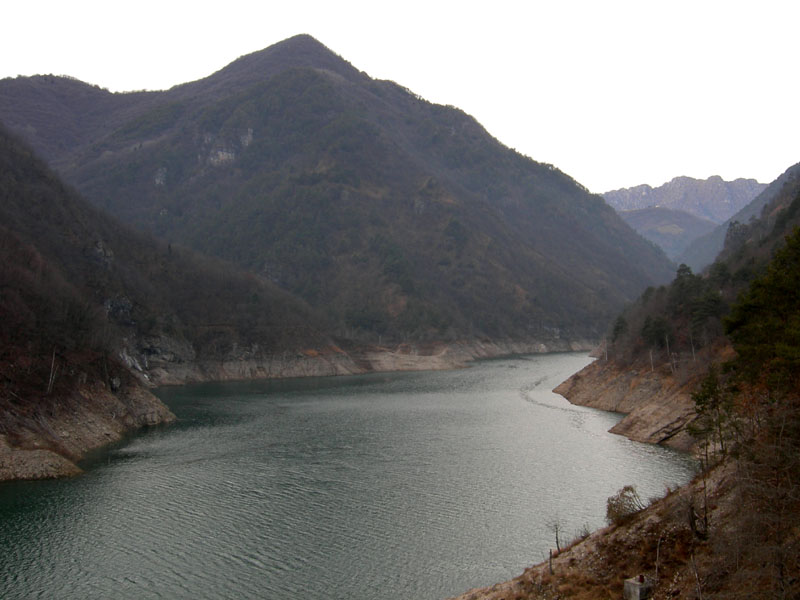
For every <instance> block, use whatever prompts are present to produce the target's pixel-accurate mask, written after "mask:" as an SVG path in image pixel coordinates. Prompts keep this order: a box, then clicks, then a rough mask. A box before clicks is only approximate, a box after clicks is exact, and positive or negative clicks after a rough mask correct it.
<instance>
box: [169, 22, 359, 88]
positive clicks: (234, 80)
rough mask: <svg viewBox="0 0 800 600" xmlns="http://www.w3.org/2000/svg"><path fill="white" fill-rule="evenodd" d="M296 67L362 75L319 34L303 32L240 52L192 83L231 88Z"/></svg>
mask: <svg viewBox="0 0 800 600" xmlns="http://www.w3.org/2000/svg"><path fill="white" fill-rule="evenodd" d="M292 68H313V69H323V70H326V71H332V72H334V73H337V74H338V75H341V76H343V77H345V78H346V79H350V80H353V79H355V78H360V77H362V74H361V72H360V71H359V70H358V69H356V68H355V67H353V66H352V65H351V64H350V63H349V62H347V61H346V60H344V59H343V58H342V57H340V56H339V55H337V54H336V53H335V52H333V51H332V50H330V49H329V48H328V47H327V46H325V45H324V44H322V43H321V42H319V41H318V40H317V39H316V38H314V37H312V36H311V35H309V34H307V33H301V34H298V35H295V36H292V37H290V38H287V39H285V40H283V41H281V42H278V43H276V44H273V45H271V46H268V47H267V48H264V49H263V50H257V51H256V52H252V53H250V54H245V55H244V56H240V57H239V58H237V59H236V60H235V61H233V62H232V63H230V64H229V65H228V66H226V67H224V68H223V69H221V70H219V71H217V72H216V73H214V74H212V75H210V76H209V77H206V78H205V79H201V80H200V81H196V82H193V83H192V84H189V85H190V86H192V87H195V86H196V85H200V84H202V86H203V87H208V86H209V85H210V86H212V87H213V88H217V87H218V86H225V87H226V88H228V89H230V88H231V87H233V88H239V87H246V86H247V85H250V84H253V83H257V82H259V81H264V80H265V79H268V78H270V77H272V76H273V75H275V74H277V73H279V72H281V71H285V70H287V69H292ZM180 87H184V86H180Z"/></svg>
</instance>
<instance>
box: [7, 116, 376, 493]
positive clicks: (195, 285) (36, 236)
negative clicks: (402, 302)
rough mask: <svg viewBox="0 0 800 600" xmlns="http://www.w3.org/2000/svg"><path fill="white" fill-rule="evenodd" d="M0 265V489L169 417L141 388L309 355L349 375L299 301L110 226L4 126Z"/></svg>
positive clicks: (54, 471)
mask: <svg viewBox="0 0 800 600" xmlns="http://www.w3.org/2000/svg"><path fill="white" fill-rule="evenodd" d="M0 258H2V260H1V261H0V323H1V324H2V327H0V377H2V379H3V386H2V387H1V388H0V479H4V478H14V477H41V476H53V475H61V474H68V473H72V472H75V471H76V467H75V466H74V464H73V462H71V461H74V460H76V459H79V458H80V457H81V456H82V455H83V454H84V453H85V452H86V451H87V450H89V449H91V448H93V447H96V446H99V445H102V444H106V443H108V442H110V441H113V440H115V439H119V438H120V437H121V436H122V435H123V434H125V433H126V432H127V431H128V430H130V429H132V428H136V427H139V426H142V425H146V424H155V423H159V422H167V421H169V420H170V419H172V418H173V417H172V415H171V413H170V412H169V410H168V409H167V408H166V407H165V406H164V405H163V404H161V403H160V402H159V401H158V400H157V399H156V398H155V397H154V396H152V395H151V394H150V393H149V392H148V391H147V390H146V389H145V388H144V387H143V385H142V384H143V382H144V381H145V380H148V379H149V380H155V381H168V380H181V379H183V378H187V377H188V378H195V379H197V378H202V377H204V376H211V377H215V378H219V377H223V376H225V375H226V365H227V363H231V362H233V363H238V364H242V365H244V366H245V367H249V368H253V369H259V368H260V369H262V371H263V369H264V368H269V367H270V366H274V367H275V368H276V369H283V370H284V371H285V372H286V373H288V374H300V373H302V372H303V371H302V369H303V368H304V367H303V364H302V363H303V362H304V360H303V359H305V358H308V360H307V361H305V362H312V357H313V362H315V363H317V364H322V365H323V367H324V368H318V369H317V372H319V371H320V370H321V371H322V372H325V373H336V372H352V371H359V370H361V368H360V367H358V366H357V365H355V364H354V363H353V362H352V361H351V360H350V359H349V358H348V357H347V356H346V355H344V353H343V352H342V351H341V350H338V349H336V348H334V347H333V346H332V342H331V341H330V340H329V338H327V337H326V336H324V335H322V334H321V333H319V331H318V330H317V329H316V328H315V326H317V325H319V323H322V321H321V320H320V319H318V318H317V317H315V316H314V314H313V313H312V312H311V311H310V310H309V309H308V308H307V307H306V306H304V305H303V303H302V302H300V301H299V300H297V299H295V298H291V297H289V296H288V295H287V294H286V293H285V292H282V291H281V290H278V289H277V288H275V287H274V286H272V285H271V284H268V283H265V282H262V281H258V280H257V279H256V278H254V277H253V276H252V275H247V274H244V273H239V272H237V271H236V270H235V269H233V268H232V267H231V266H230V265H223V264H221V263H219V261H216V260H213V261H209V260H208V259H202V258H200V257H198V256H196V255H194V253H191V252H189V251H187V250H185V249H181V248H177V247H175V248H173V247H171V246H168V245H166V244H163V243H158V242H155V241H154V240H152V239H150V238H148V237H147V236H143V235H141V234H137V233H134V232H132V231H130V230H128V229H127V228H126V227H123V226H121V225H119V224H117V223H116V222H114V221H113V220H112V219H110V218H109V217H107V216H106V215H104V214H102V213H100V212H99V211H98V210H97V209H95V208H93V207H91V206H90V205H88V204H87V203H86V202H85V201H83V200H82V199H81V198H79V197H78V196H77V195H76V194H75V192H73V191H71V190H70V189H69V188H67V187H65V186H64V185H63V184H62V183H61V182H60V181H59V180H58V178H57V177H56V176H55V175H54V174H53V173H52V172H51V171H49V170H48V169H47V168H46V167H45V166H44V165H43V163H41V162H40V161H38V160H37V159H36V158H35V157H33V155H32V154H31V152H30V151H29V150H28V149H27V148H25V147H24V146H23V145H21V144H20V143H19V142H18V141H17V140H15V139H14V138H13V137H11V136H9V135H8V134H7V132H6V131H5V130H4V129H2V128H0ZM309 349H311V350H313V353H311V352H310V351H309ZM287 354H288V357H287ZM298 355H299V356H300V357H301V359H298V358H297V356H298ZM248 361H249V362H248ZM305 368H308V367H307V366H306V367H305ZM260 372H261V371H256V374H258V373H260ZM246 374H248V375H250V374H252V373H251V372H248V373H246ZM275 374H279V373H275ZM231 375H232V376H236V375H239V376H241V373H240V372H238V371H237V372H234V373H232V374H231ZM231 375H228V376H231Z"/></svg>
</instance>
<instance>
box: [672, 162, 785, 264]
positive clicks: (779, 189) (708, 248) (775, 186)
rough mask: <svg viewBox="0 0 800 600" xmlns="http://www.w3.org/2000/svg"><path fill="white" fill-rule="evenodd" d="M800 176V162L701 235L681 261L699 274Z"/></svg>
mask: <svg viewBox="0 0 800 600" xmlns="http://www.w3.org/2000/svg"><path fill="white" fill-rule="evenodd" d="M799 177H800V163H798V164H796V165H794V166H793V167H790V168H789V169H787V170H786V171H785V172H784V173H783V174H782V175H781V176H780V177H778V178H777V179H776V180H775V181H773V182H772V183H770V184H769V185H768V186H767V187H766V188H765V189H764V190H763V191H762V192H761V193H760V194H759V195H758V196H756V197H755V198H753V200H752V201H751V202H749V203H748V204H747V205H746V206H745V207H743V208H742V209H741V210H739V211H738V212H737V213H736V214H734V215H733V216H732V217H730V218H729V219H727V220H726V221H725V222H723V223H721V224H720V225H719V226H717V227H716V228H715V229H713V230H712V231H710V232H709V233H707V234H705V235H703V236H700V237H699V238H697V239H696V240H694V241H693V242H692V243H691V244H689V246H688V247H687V248H686V249H685V250H684V251H683V252H682V253H681V254H680V255H679V256H678V259H677V260H678V262H682V263H685V264H687V265H689V266H690V267H692V269H694V270H695V271H699V270H701V269H703V268H705V267H706V266H708V265H710V264H711V263H712V262H714V259H715V258H716V257H717V255H718V254H719V253H720V252H721V251H722V249H723V247H724V245H725V240H726V237H727V236H728V233H729V231H731V229H733V232H734V235H735V232H736V230H737V229H738V228H739V226H740V225H742V224H748V223H750V221H751V220H753V219H756V218H758V217H759V216H760V215H761V214H762V212H763V211H764V210H766V209H765V207H766V206H768V205H770V204H772V203H774V202H775V201H776V199H777V198H778V197H779V196H780V195H781V194H782V193H783V190H784V188H785V187H786V186H792V185H793V182H794V181H795V180H796V179H797V178H799Z"/></svg>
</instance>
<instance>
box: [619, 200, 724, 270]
mask: <svg viewBox="0 0 800 600" xmlns="http://www.w3.org/2000/svg"><path fill="white" fill-rule="evenodd" d="M618 212H619V216H621V217H622V218H623V220H624V221H625V222H626V223H627V224H628V225H630V226H631V227H633V228H634V229H635V230H636V231H638V232H639V233H640V234H641V235H642V236H643V237H644V238H645V239H648V240H650V241H651V242H653V243H654V244H657V245H658V246H659V247H660V248H662V249H663V250H664V252H666V254H667V256H668V257H670V258H671V259H673V260H674V259H675V258H677V257H678V256H679V255H680V254H681V253H682V252H683V251H684V250H685V249H686V248H687V246H689V244H690V243H692V242H693V241H694V240H696V239H697V238H699V237H700V236H701V235H704V234H706V233H708V232H710V231H711V230H713V229H714V227H715V224H714V222H713V221H709V220H708V219H703V218H701V217H696V216H695V215H693V214H691V213H688V212H686V211H683V210H674V209H670V208H663V207H660V206H650V207H648V208H639V209H634V210H620V211H618Z"/></svg>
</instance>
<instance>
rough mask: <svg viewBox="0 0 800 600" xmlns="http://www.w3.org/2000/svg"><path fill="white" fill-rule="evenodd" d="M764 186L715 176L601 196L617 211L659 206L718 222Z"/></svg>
mask: <svg viewBox="0 0 800 600" xmlns="http://www.w3.org/2000/svg"><path fill="white" fill-rule="evenodd" d="M765 187H766V185H765V184H763V183H759V182H757V181H756V180H755V179H736V180H735V181H724V180H723V179H722V178H721V177H719V176H714V177H709V178H708V179H694V178H692V177H675V178H674V179H673V180H672V181H669V182H667V183H665V184H664V185H661V186H659V187H657V188H653V187H650V186H649V185H637V186H635V187H632V188H622V189H619V190H614V191H610V192H606V193H604V194H603V198H605V200H606V202H608V203H609V204H610V205H611V206H613V207H614V208H615V209H617V210H621V211H622V210H637V209H641V208H649V207H654V206H657V207H660V208H669V209H673V210H681V211H684V212H688V213H690V214H693V215H695V216H696V217H700V218H701V219H708V220H709V221H713V222H714V223H722V222H723V221H725V220H726V219H727V218H729V217H730V216H731V215H733V214H734V213H735V212H736V211H738V210H740V209H741V208H743V207H744V206H746V205H747V204H748V203H749V202H750V201H751V200H752V199H753V198H755V197H756V196H757V195H758V194H759V193H761V192H762V191H763V190H764V188H765Z"/></svg>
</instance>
